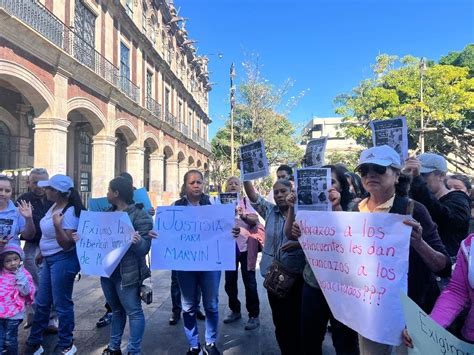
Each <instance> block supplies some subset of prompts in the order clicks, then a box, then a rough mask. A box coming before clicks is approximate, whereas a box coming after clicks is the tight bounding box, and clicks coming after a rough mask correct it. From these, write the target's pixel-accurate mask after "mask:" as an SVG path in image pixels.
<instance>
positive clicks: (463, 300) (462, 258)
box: [431, 234, 474, 343]
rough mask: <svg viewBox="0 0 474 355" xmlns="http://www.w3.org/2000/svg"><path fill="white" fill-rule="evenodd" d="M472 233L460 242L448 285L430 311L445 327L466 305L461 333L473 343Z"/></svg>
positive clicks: (473, 236) (473, 267) (473, 235)
mask: <svg viewBox="0 0 474 355" xmlns="http://www.w3.org/2000/svg"><path fill="white" fill-rule="evenodd" d="M473 238H474V234H471V235H469V236H468V237H467V238H466V239H464V240H463V241H462V243H461V247H460V248H459V252H458V256H457V261H456V266H455V268H454V271H453V275H452V277H451V281H450V282H449V284H448V286H447V287H446V288H445V289H444V290H443V292H442V293H441V295H440V296H439V298H438V300H437V301H436V304H435V306H434V308H433V311H432V312H431V318H433V320H435V321H436V323H438V324H439V325H441V326H442V327H444V328H446V327H448V326H450V325H451V323H452V322H453V321H454V319H455V318H456V317H457V316H458V315H459V313H460V312H461V311H462V310H463V309H464V308H465V307H468V309H469V311H468V314H467V318H466V321H465V323H464V326H463V327H462V329H461V335H462V336H463V338H464V339H465V340H467V341H469V342H472V343H474V307H473V306H472V303H473V301H474V246H473V247H471V245H473V244H474V243H473V242H472V240H473Z"/></svg>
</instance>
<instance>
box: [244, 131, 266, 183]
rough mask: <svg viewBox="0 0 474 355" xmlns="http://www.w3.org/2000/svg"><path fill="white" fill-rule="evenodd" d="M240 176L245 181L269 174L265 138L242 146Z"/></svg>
mask: <svg viewBox="0 0 474 355" xmlns="http://www.w3.org/2000/svg"><path fill="white" fill-rule="evenodd" d="M239 153H240V176H241V178H242V180H243V181H249V180H255V179H258V178H261V177H265V176H268V173H269V171H268V161H267V155H266V153H265V145H264V144H263V140H259V141H256V142H253V143H249V144H245V145H242V146H240V148H239Z"/></svg>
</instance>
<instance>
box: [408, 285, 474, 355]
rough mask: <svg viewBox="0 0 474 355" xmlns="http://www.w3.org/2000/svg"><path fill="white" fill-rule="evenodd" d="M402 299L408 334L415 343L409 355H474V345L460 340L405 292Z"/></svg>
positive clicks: (409, 350)
mask: <svg viewBox="0 0 474 355" xmlns="http://www.w3.org/2000/svg"><path fill="white" fill-rule="evenodd" d="M400 297H401V300H402V304H403V310H404V311H405V319H406V323H407V330H408V334H409V335H410V337H411V339H412V341H413V349H410V348H408V354H420V355H424V354H430V355H445V354H456V355H474V344H469V343H466V342H465V341H462V340H459V339H458V338H456V337H455V336H454V335H452V334H451V333H449V332H448V331H447V330H446V329H444V328H443V327H441V326H440V325H439V324H437V323H436V322H435V321H434V320H433V319H431V318H430V316H429V315H427V314H426V313H425V312H424V311H423V310H422V309H421V308H420V307H418V305H417V304H416V303H415V302H413V301H412V300H411V299H410V298H409V297H408V296H407V295H406V294H404V293H403V292H401V293H400Z"/></svg>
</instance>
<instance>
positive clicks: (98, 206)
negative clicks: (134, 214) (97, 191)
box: [87, 197, 112, 212]
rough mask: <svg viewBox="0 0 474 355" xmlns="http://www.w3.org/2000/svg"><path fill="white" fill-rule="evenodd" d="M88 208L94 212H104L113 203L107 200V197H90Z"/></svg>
mask: <svg viewBox="0 0 474 355" xmlns="http://www.w3.org/2000/svg"><path fill="white" fill-rule="evenodd" d="M87 207H88V208H87V209H88V210H89V211H92V212H104V211H107V210H108V209H109V208H111V207H112V205H111V204H110V203H109V200H107V197H99V198H90V199H89V202H88V205H87Z"/></svg>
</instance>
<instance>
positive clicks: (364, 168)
mask: <svg viewBox="0 0 474 355" xmlns="http://www.w3.org/2000/svg"><path fill="white" fill-rule="evenodd" d="M358 170H359V172H360V175H361V176H366V175H367V174H368V173H369V171H373V172H374V173H376V174H379V175H383V174H385V173H386V172H387V167H386V166H382V165H377V164H363V165H361V166H360V167H359V169H358Z"/></svg>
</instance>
